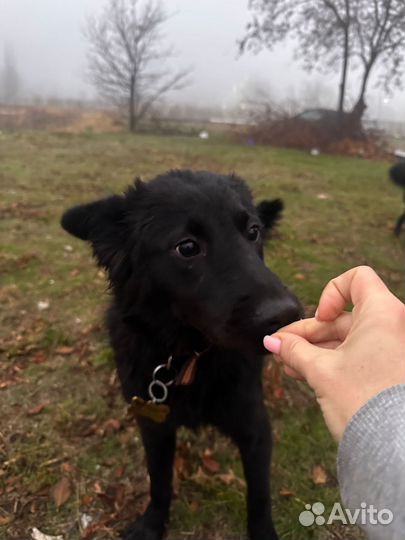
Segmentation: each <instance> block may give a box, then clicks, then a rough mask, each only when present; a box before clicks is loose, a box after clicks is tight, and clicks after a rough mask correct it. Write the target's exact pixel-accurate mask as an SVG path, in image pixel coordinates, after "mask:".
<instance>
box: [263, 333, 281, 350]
mask: <svg viewBox="0 0 405 540" xmlns="http://www.w3.org/2000/svg"><path fill="white" fill-rule="evenodd" d="M263 344H264V346H265V347H266V349H267V350H268V351H270V352H272V353H274V354H279V353H280V349H281V339H279V338H276V337H273V336H266V337H265V338H264V340H263Z"/></svg>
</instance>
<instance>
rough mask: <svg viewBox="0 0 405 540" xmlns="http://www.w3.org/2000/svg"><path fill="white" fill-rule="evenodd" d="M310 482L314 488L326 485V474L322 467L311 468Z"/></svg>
mask: <svg viewBox="0 0 405 540" xmlns="http://www.w3.org/2000/svg"><path fill="white" fill-rule="evenodd" d="M312 481H313V483H314V484H315V485H316V486H321V485H323V484H326V482H327V481H328V473H327V472H326V470H325V469H324V468H323V467H322V465H314V466H313V467H312Z"/></svg>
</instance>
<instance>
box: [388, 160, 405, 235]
mask: <svg viewBox="0 0 405 540" xmlns="http://www.w3.org/2000/svg"><path fill="white" fill-rule="evenodd" d="M389 173H390V178H391V180H392V181H393V182H394V184H396V185H397V186H399V187H400V188H402V189H403V190H404V203H405V161H400V162H399V163H397V164H396V165H393V166H392V167H391V169H390V171H389ZM404 223H405V210H404V212H403V213H402V214H401V215H400V216H399V218H398V220H397V223H396V225H395V229H394V234H395V236H399V235H400V234H401V229H402V226H403V224H404Z"/></svg>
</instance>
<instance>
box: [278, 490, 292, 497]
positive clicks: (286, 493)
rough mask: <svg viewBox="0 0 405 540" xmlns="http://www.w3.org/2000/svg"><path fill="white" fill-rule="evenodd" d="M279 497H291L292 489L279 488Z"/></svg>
mask: <svg viewBox="0 0 405 540" xmlns="http://www.w3.org/2000/svg"><path fill="white" fill-rule="evenodd" d="M278 494H279V495H280V497H293V496H294V495H295V493H294V492H293V491H290V490H289V489H280V491H279V492H278Z"/></svg>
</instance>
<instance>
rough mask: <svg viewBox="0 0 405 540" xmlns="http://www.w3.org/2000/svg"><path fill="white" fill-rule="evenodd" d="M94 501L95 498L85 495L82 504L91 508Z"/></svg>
mask: <svg viewBox="0 0 405 540" xmlns="http://www.w3.org/2000/svg"><path fill="white" fill-rule="evenodd" d="M93 501H94V497H92V496H91V495H83V498H82V504H83V505H84V506H90V505H91V503H92V502H93Z"/></svg>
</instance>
